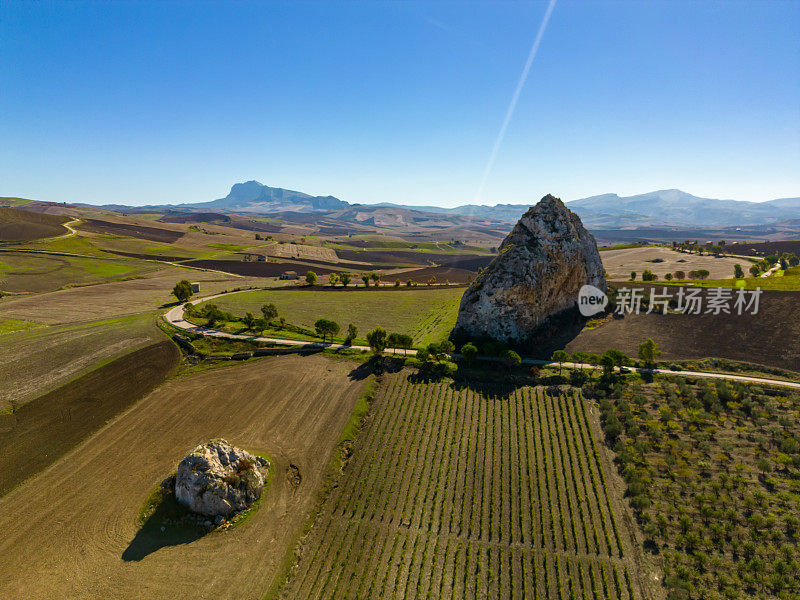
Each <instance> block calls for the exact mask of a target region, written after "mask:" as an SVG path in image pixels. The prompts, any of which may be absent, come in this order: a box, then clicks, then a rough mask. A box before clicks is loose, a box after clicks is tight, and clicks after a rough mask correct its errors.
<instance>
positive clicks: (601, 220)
mask: <svg viewBox="0 0 800 600" xmlns="http://www.w3.org/2000/svg"><path fill="white" fill-rule="evenodd" d="M565 204H566V205H567V206H568V207H569V208H570V210H573V211H575V212H576V213H577V214H578V215H579V216H580V217H581V219H582V220H583V221H584V223H585V224H586V225H587V226H591V227H608V228H620V227H655V226H658V227H660V226H667V227H736V226H751V225H769V224H773V223H780V222H782V221H786V220H793V219H797V218H800V197H796V198H777V199H774V200H767V201H764V202H749V201H745V200H727V199H716V198H703V197H700V196H695V195H693V194H689V193H687V192H684V191H681V190H678V189H665V190H656V191H653V192H646V193H644V194H637V195H633V196H620V195H618V194H615V193H605V194H598V195H595V196H589V197H587V198H580V199H578V200H572V201H569V202H566V203H565ZM353 207H364V208H365V209H366V208H367V207H369V209H370V210H374V209H381V208H385V209H388V210H409V211H413V212H415V213H432V214H441V215H459V216H464V217H474V218H481V219H490V220H496V221H503V222H509V223H515V222H516V221H517V220H518V219H519V218H520V217H521V216H522V214H523V213H525V212H526V211H527V210H528V209H529V208H530V205H528V204H496V205H494V206H489V205H479V204H464V205H461V206H456V207H452V208H445V207H439V206H430V205H428V206H413V205H406V204H394V203H389V202H381V203H376V204H357V203H356V204H351V203H349V202H346V201H344V200H340V199H339V198H337V197H335V196H331V195H328V196H312V195H310V194H306V193H304V192H299V191H296V190H289V189H285V188H277V187H270V186H267V185H264V184H262V183H260V182H258V181H255V180H250V181H245V182H242V183H236V184H234V185H233V186H232V187H231V190H230V192H229V193H228V195H227V196H225V197H224V198H219V199H217V200H212V201H209V202H194V203H184V204H173V205H150V206H146V207H128V206H122V205H106V206H104V207H103V208H108V209H111V210H126V209H134V208H135V209H137V210H139V209H143V208H151V209H162V210H168V211H175V212H182V211H192V210H205V209H209V208H213V209H215V210H222V211H229V212H247V213H259V214H272V213H278V212H299V213H322V212H330V211H336V210H341V209H348V208H353Z"/></svg>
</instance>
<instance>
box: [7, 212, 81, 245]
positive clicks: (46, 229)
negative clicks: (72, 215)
mask: <svg viewBox="0 0 800 600" xmlns="http://www.w3.org/2000/svg"><path fill="white" fill-rule="evenodd" d="M67 221H69V218H68V217H64V216H60V215H48V214H43V213H35V212H31V211H28V210H21V209H18V208H9V207H5V206H3V207H0V242H8V241H20V242H29V241H31V240H38V239H41V238H46V237H54V236H57V235H62V234H64V233H69V231H67V229H66V228H65V227H63V226H62V223H66V222H67Z"/></svg>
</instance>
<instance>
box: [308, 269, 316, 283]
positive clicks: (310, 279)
mask: <svg viewBox="0 0 800 600" xmlns="http://www.w3.org/2000/svg"><path fill="white" fill-rule="evenodd" d="M306 283H307V284H308V285H314V284H315V283H317V274H316V273H314V271H308V272H307V273H306Z"/></svg>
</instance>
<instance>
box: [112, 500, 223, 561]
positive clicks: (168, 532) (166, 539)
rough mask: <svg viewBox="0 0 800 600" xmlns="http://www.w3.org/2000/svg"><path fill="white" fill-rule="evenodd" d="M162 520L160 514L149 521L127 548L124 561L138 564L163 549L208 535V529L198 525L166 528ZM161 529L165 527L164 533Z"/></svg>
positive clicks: (123, 555)
mask: <svg viewBox="0 0 800 600" xmlns="http://www.w3.org/2000/svg"><path fill="white" fill-rule="evenodd" d="M162 520H163V517H162V515H159V514H158V512H157V513H156V514H154V515H152V516H151V517H150V518H149V519H147V521H145V523H144V525H142V527H141V528H140V529H139V531H137V532H136V535H135V536H134V537H133V539H132V540H131V542H130V544H128V547H127V548H125V550H124V552H123V553H122V560H124V561H125V562H138V561H140V560H142V559H144V558H145V557H147V556H148V555H150V554H152V553H153V552H157V551H158V550H161V548H166V547H168V546H181V545H183V544H191V543H192V542H194V541H195V540H199V539H200V538H201V537H203V536H204V535H206V534H207V533H208V530H207V529H205V528H203V527H200V526H197V525H167V526H164V525H162ZM161 527H164V531H161Z"/></svg>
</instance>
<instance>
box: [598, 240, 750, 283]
mask: <svg viewBox="0 0 800 600" xmlns="http://www.w3.org/2000/svg"><path fill="white" fill-rule="evenodd" d="M600 258H601V259H602V260H603V267H604V268H605V270H606V271H607V272H608V275H609V278H610V279H622V280H627V279H629V278H630V276H631V271H636V277H637V279H640V278H641V276H642V273H643V272H644V270H645V269H650V270H651V271H652V272H653V273H655V274H656V275H658V277H659V279H664V276H665V275H666V274H667V273H674V272H675V271H683V272H684V273H687V275H688V273H689V271H696V270H699V269H707V270H708V271H709V273H710V275H709V278H710V279H732V278H733V266H734V265H736V264H739V265H741V266H742V269H744V271H745V273H746V272H747V269H748V267H749V266H750V263H749V262H747V261H743V260H742V259H741V258H735V257H732V256H725V257H722V256H721V257H719V258H715V257H714V256H709V255H707V254H704V255H702V256H698V255H697V254H688V253H683V252H677V251H675V250H672V249H671V248H663V247H653V246H644V247H641V248H623V249H621V250H604V251H603V252H601V253H600ZM654 261H657V262H654Z"/></svg>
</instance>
